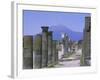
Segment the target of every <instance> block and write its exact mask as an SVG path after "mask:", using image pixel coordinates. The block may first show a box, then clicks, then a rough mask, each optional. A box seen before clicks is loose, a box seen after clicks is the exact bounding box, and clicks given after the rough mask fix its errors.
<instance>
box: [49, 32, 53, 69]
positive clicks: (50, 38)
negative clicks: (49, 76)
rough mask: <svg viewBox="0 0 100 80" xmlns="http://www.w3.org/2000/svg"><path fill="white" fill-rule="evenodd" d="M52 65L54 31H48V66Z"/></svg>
mask: <svg viewBox="0 0 100 80" xmlns="http://www.w3.org/2000/svg"><path fill="white" fill-rule="evenodd" d="M50 66H52V31H49V32H48V67H50Z"/></svg>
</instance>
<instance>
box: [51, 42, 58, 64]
mask: <svg viewBox="0 0 100 80" xmlns="http://www.w3.org/2000/svg"><path fill="white" fill-rule="evenodd" d="M52 44H53V45H52V50H53V53H52V64H53V65H55V64H56V63H57V58H58V54H57V50H56V40H53V43H52Z"/></svg>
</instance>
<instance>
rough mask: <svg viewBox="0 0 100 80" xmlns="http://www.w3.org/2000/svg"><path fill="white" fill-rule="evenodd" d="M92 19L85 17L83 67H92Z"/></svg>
mask: <svg viewBox="0 0 100 80" xmlns="http://www.w3.org/2000/svg"><path fill="white" fill-rule="evenodd" d="M90 60H91V17H85V29H84V37H83V49H82V58H81V65H83V66H89V65H91V61H90Z"/></svg>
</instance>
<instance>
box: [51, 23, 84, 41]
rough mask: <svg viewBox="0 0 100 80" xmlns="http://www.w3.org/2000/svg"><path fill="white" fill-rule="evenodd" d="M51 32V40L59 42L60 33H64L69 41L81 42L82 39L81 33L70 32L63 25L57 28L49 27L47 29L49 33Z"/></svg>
mask: <svg viewBox="0 0 100 80" xmlns="http://www.w3.org/2000/svg"><path fill="white" fill-rule="evenodd" d="M50 30H51V31H53V39H55V40H60V39H61V33H66V34H67V35H68V36H69V38H70V39H71V40H75V41H78V40H81V39H82V37H83V32H75V31H72V30H70V29H69V28H67V27H66V26H64V25H57V26H51V27H49V31H50Z"/></svg>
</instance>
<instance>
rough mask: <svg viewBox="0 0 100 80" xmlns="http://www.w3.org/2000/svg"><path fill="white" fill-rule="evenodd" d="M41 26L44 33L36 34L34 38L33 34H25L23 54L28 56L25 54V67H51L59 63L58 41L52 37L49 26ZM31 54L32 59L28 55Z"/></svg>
mask: <svg viewBox="0 0 100 80" xmlns="http://www.w3.org/2000/svg"><path fill="white" fill-rule="evenodd" d="M41 28H42V34H37V35H35V37H34V39H33V36H31V37H29V36H24V40H23V44H24V47H23V55H26V58H24V57H25V56H23V68H24V69H29V68H30V67H31V68H45V67H51V66H54V65H55V64H57V63H58V51H57V48H56V44H57V41H56V40H53V39H52V31H48V27H47V26H42V27H41ZM28 45H29V47H28ZM26 47H28V49H29V50H28V51H26ZM29 54H31V55H30V58H31V59H29V58H28V56H27V55H29ZM28 62H29V63H28ZM29 66H30V67H29ZM31 68H30V69H31Z"/></svg>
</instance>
